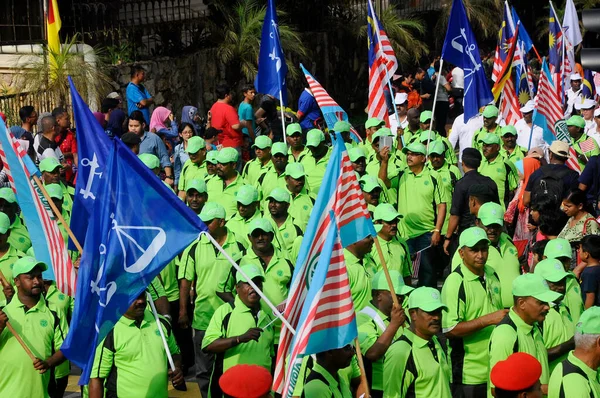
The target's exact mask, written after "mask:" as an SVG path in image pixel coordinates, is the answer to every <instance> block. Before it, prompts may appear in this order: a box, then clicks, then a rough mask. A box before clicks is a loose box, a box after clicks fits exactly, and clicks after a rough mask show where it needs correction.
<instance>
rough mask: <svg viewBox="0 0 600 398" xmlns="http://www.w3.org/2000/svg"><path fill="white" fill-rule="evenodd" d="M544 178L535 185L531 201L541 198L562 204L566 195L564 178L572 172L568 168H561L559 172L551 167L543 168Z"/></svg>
mask: <svg viewBox="0 0 600 398" xmlns="http://www.w3.org/2000/svg"><path fill="white" fill-rule="evenodd" d="M540 170H541V173H542V176H541V177H540V179H539V180H538V181H537V182H536V183H535V184H534V185H533V188H532V190H531V199H532V201H535V199H536V198H539V197H547V198H549V199H551V200H552V201H553V202H554V203H558V204H560V202H561V201H562V199H563V197H564V195H565V193H566V192H565V184H564V182H563V178H564V177H565V176H566V175H567V174H569V173H570V172H571V169H569V168H568V167H561V168H560V169H559V170H556V169H554V168H549V167H542V168H541V169H540Z"/></svg>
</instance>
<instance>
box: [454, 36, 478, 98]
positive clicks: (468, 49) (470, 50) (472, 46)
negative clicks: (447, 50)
mask: <svg viewBox="0 0 600 398" xmlns="http://www.w3.org/2000/svg"><path fill="white" fill-rule="evenodd" d="M461 37H462V39H463V40H464V42H465V45H464V46H463V45H462V44H460V43H459V42H458V41H457V40H456V39H460V38H461ZM452 47H453V48H454V49H455V50H457V51H460V52H461V53H463V54H465V51H466V54H467V55H468V56H469V58H470V59H471V63H472V64H473V68H465V72H469V73H467V74H465V81H466V80H467V77H470V76H471V75H473V74H475V73H477V72H478V71H479V69H481V63H477V62H476V61H475V57H474V56H473V50H475V47H476V46H475V44H469V40H468V39H467V34H466V29H465V28H461V29H460V35H458V36H456V37H455V38H454V39H452ZM472 85H473V79H469V85H468V86H467V87H465V94H464V95H465V96H466V95H467V93H468V92H469V90H470V89H471V86H472Z"/></svg>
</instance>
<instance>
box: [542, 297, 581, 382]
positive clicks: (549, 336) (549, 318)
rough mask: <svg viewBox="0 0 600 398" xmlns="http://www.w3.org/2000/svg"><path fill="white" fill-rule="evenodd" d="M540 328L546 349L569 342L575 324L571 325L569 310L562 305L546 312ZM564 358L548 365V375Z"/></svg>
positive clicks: (573, 333) (573, 332) (557, 305)
mask: <svg viewBox="0 0 600 398" xmlns="http://www.w3.org/2000/svg"><path fill="white" fill-rule="evenodd" d="M542 326H543V327H542V337H543V338H544V345H545V346H546V349H550V348H553V347H556V346H557V345H559V344H562V343H564V342H566V341H568V340H570V339H571V338H572V337H573V336H574V335H575V323H573V318H571V314H569V309H568V308H567V307H566V306H565V305H564V304H563V303H559V304H556V305H555V306H554V307H550V311H548V314H547V315H546V319H544V323H543V325H542ZM566 357H567V355H566V354H565V355H563V356H561V357H560V358H556V359H555V360H553V361H551V362H550V363H549V366H550V373H552V370H553V369H554V368H555V367H556V365H558V364H559V363H561V362H562V361H563V360H564V359H566Z"/></svg>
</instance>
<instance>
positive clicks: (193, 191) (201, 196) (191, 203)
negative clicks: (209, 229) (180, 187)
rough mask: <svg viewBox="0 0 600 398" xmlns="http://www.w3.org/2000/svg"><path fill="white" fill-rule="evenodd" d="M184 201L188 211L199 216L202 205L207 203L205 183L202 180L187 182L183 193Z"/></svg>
mask: <svg viewBox="0 0 600 398" xmlns="http://www.w3.org/2000/svg"><path fill="white" fill-rule="evenodd" d="M185 201H186V202H187V205H188V207H189V208H190V209H192V210H193V211H194V213H196V214H200V212H201V211H202V208H203V207H204V204H205V203H206V202H207V201H208V194H207V193H206V183H205V182H204V180H197V179H194V180H190V181H188V182H187V191H186V192H185Z"/></svg>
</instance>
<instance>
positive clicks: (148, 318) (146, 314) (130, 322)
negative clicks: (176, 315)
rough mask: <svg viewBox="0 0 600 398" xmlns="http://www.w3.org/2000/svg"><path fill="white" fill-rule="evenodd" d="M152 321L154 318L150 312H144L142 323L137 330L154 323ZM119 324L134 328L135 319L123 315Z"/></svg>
mask: <svg viewBox="0 0 600 398" xmlns="http://www.w3.org/2000/svg"><path fill="white" fill-rule="evenodd" d="M154 320H155V319H154V316H153V315H152V313H151V312H150V311H148V310H146V311H144V318H143V319H142V323H141V324H140V327H139V328H140V329H141V328H143V327H146V325H148V324H150V323H152V322H154ZM119 322H120V323H122V324H123V325H126V326H136V324H135V319H129V318H127V317H126V316H125V315H123V316H122V317H121V319H119ZM136 327H137V326H136Z"/></svg>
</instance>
